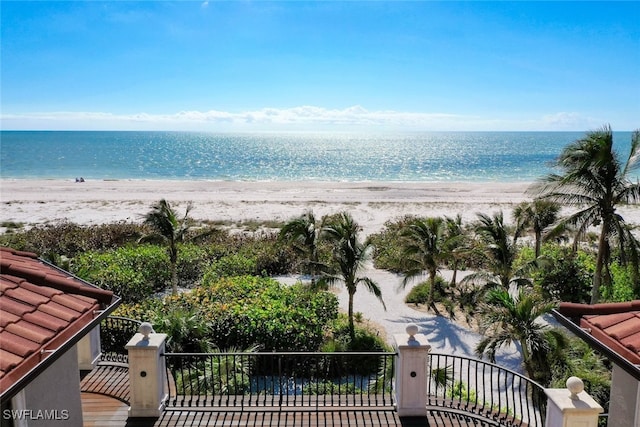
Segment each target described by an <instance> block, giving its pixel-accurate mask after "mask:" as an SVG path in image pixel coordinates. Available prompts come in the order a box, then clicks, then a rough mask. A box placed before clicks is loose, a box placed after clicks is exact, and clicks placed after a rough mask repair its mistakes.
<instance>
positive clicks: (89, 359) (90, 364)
mask: <svg viewBox="0 0 640 427" xmlns="http://www.w3.org/2000/svg"><path fill="white" fill-rule="evenodd" d="M100 355H101V349H100V325H98V326H96V327H95V328H93V329H92V330H91V332H89V333H88V334H86V335H85V336H84V337H82V339H80V341H78V368H80V370H81V371H91V370H93V368H95V367H96V365H97V364H98V362H99V361H100Z"/></svg>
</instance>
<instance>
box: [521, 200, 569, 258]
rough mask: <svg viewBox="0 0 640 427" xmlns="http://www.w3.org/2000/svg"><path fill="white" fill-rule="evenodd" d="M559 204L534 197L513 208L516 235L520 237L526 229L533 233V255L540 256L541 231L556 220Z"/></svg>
mask: <svg viewBox="0 0 640 427" xmlns="http://www.w3.org/2000/svg"><path fill="white" fill-rule="evenodd" d="M559 213H560V205H559V204H557V203H556V202H553V201H551V200H541V199H534V200H533V201H532V202H522V203H520V204H518V205H517V206H516V207H515V209H514V210H513V219H514V220H515V221H516V235H517V236H518V237H520V235H521V234H522V233H524V232H525V231H527V230H532V231H533V233H534V235H535V255H536V258H538V257H539V256H540V247H541V245H542V233H543V232H544V230H545V229H546V228H547V227H549V226H551V225H553V224H554V223H555V222H556V221H557V220H558V214H559Z"/></svg>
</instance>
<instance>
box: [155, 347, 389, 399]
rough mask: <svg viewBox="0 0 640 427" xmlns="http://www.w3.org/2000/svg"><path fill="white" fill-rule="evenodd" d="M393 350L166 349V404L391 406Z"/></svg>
mask: <svg viewBox="0 0 640 427" xmlns="http://www.w3.org/2000/svg"><path fill="white" fill-rule="evenodd" d="M395 356H396V355H395V353H382V352H370V353H356V352H349V353H303V352H286V353H285V352H274V353H206V354H202V353H186V354H183V353H180V354H178V353H167V354H165V362H166V367H167V377H168V381H169V399H168V402H167V403H168V407H241V408H244V409H247V408H252V407H255V408H265V407H279V408H282V407H300V408H307V409H308V408H309V407H316V408H320V407H328V408H336V407H368V408H386V409H389V408H391V407H392V406H393V397H392V379H393V373H394V363H395Z"/></svg>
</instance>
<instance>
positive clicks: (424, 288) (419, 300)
mask: <svg viewBox="0 0 640 427" xmlns="http://www.w3.org/2000/svg"><path fill="white" fill-rule="evenodd" d="M448 286H449V285H448V283H447V282H445V280H444V279H443V278H442V277H441V276H436V289H435V292H434V295H433V296H434V301H435V302H440V301H441V300H443V296H444V293H445V290H446V289H447V287H448ZM430 288H431V285H430V284H429V281H425V282H421V283H418V284H417V285H415V286H414V287H413V288H411V291H409V293H408V294H407V296H406V297H405V299H404V302H406V303H407V304H416V305H419V304H426V302H427V301H428V300H429V289H430Z"/></svg>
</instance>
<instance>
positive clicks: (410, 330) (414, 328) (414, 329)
mask: <svg viewBox="0 0 640 427" xmlns="http://www.w3.org/2000/svg"><path fill="white" fill-rule="evenodd" d="M419 329H420V328H418V325H416V324H415V323H409V324H408V325H407V327H406V328H405V331H407V334H408V335H409V341H415V340H416V337H415V335H416V334H417V333H418V330H419Z"/></svg>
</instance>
